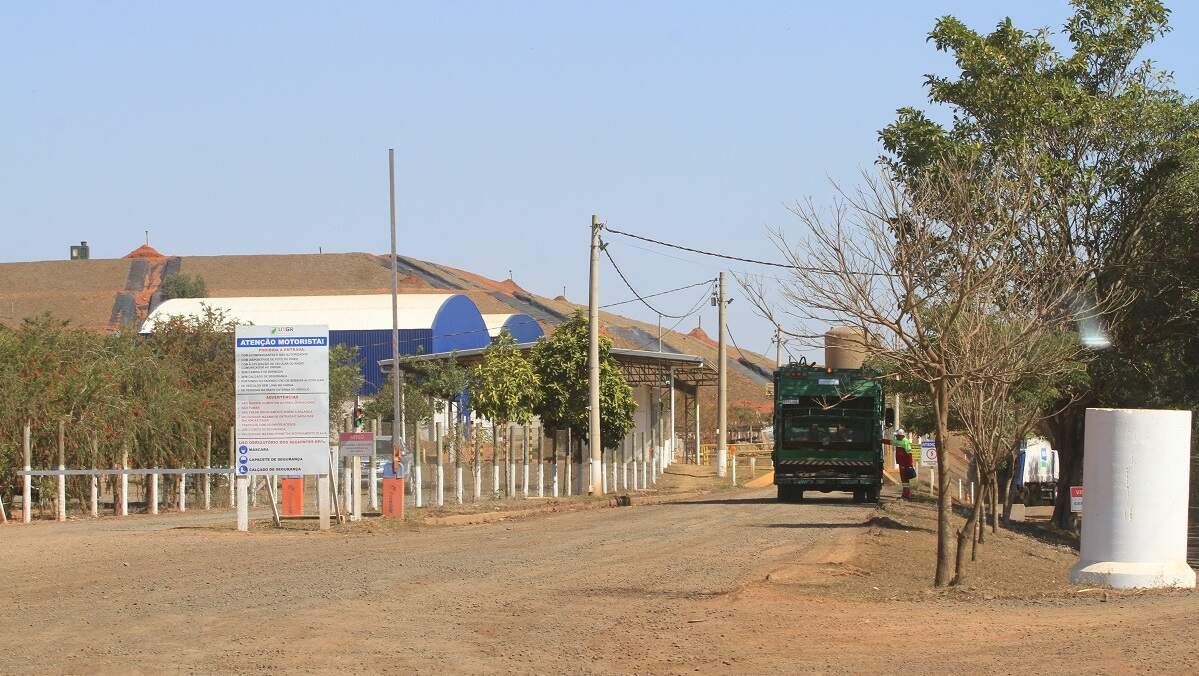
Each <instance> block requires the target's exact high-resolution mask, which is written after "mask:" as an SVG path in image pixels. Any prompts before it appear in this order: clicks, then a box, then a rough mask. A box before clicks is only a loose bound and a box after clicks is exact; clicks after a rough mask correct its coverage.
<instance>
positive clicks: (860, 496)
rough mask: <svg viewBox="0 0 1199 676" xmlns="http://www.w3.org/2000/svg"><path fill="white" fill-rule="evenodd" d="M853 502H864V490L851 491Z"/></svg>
mask: <svg viewBox="0 0 1199 676" xmlns="http://www.w3.org/2000/svg"><path fill="white" fill-rule="evenodd" d="M853 501H854V502H866V489H865V488H855V489H853Z"/></svg>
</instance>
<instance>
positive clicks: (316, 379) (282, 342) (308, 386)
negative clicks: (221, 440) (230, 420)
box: [234, 326, 329, 475]
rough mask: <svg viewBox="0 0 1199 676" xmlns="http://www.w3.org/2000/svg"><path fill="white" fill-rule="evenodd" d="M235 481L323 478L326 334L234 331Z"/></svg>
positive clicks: (318, 330) (316, 330) (304, 329)
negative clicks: (239, 476) (244, 478)
mask: <svg viewBox="0 0 1199 676" xmlns="http://www.w3.org/2000/svg"><path fill="white" fill-rule="evenodd" d="M234 358H235V392H236V398H237V399H236V405H237V412H236V413H237V429H236V437H237V473H238V474H243V475H244V474H285V475H297V474H327V473H328V472H329V328H328V327H327V326H238V327H237V331H236V335H235V338H234Z"/></svg>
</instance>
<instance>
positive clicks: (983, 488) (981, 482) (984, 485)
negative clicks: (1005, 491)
mask: <svg viewBox="0 0 1199 676" xmlns="http://www.w3.org/2000/svg"><path fill="white" fill-rule="evenodd" d="M977 478H978V492H977V493H975V495H974V505H973V507H974V510H975V512H977V513H978V535H977V536H976V537H975V541H976V542H986V541H987V533H986V530H985V529H984V528H983V524H985V523H986V522H987V490H988V487H989V486H990V485H991V484H990V482H988V481H987V480H986V479H984V478H983V477H982V475H981V474H980V475H977ZM970 560H971V561H973V560H974V554H973V552H972V553H971V554H970Z"/></svg>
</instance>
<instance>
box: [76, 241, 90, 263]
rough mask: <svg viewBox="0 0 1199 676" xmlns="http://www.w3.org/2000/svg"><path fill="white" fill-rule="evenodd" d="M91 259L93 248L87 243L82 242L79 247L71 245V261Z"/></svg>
mask: <svg viewBox="0 0 1199 676" xmlns="http://www.w3.org/2000/svg"><path fill="white" fill-rule="evenodd" d="M90 257H91V248H89V247H88V245H87V242H80V243H79V246H75V245H74V244H72V245H71V260H73V261H85V260H87V259H88V258H90Z"/></svg>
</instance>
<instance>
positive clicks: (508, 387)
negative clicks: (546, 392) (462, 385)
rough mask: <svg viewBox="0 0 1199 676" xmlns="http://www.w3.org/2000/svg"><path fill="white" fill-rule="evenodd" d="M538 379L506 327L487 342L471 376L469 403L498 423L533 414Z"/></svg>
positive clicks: (518, 420)
mask: <svg viewBox="0 0 1199 676" xmlns="http://www.w3.org/2000/svg"><path fill="white" fill-rule="evenodd" d="M540 384H541V381H540V379H539V378H538V377H537V373H536V372H535V371H534V370H533V365H532V364H530V363H529V360H528V359H525V356H524V355H523V354H521V351H520V350H518V349H517V348H516V340H514V339H513V338H512V335H511V334H509V333H508V332H507V331H504V332H503V333H501V334H500V336H499V338H498V339H497V340H496V341H495V342H494V343H492V344H491V345H490V346H488V348H487V350H486V351H485V352H484V354H483V361H482V363H480V364H479V365H478V366H476V367H475V368H474V370H473V371H472V372H471V376H470V397H471V406H472V408H474V409H475V410H476V411H478V412H479V413H480V414H481V415H483V416H484V417H486V418H487V419H489V420H491V421H492V422H494V423H497V424H500V425H507V424H508V423H517V424H520V425H524V424H526V423H528V422H529V421H530V420H532V418H533V412H534V409H535V407H536V406H537V399H538V396H539V393H540V390H539V387H540Z"/></svg>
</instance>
